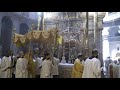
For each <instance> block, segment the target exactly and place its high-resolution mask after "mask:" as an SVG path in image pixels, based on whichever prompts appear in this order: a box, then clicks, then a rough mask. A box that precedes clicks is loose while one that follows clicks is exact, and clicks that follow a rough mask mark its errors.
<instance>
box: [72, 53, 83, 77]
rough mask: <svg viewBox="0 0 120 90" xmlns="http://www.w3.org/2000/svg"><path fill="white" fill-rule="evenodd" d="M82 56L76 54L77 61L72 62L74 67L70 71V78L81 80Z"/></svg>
mask: <svg viewBox="0 0 120 90" xmlns="http://www.w3.org/2000/svg"><path fill="white" fill-rule="evenodd" d="M82 61H83V55H82V54H81V53H79V54H78V56H77V59H76V60H75V62H74V66H73V69H72V78H82V74H83V69H84V65H83V64H82Z"/></svg>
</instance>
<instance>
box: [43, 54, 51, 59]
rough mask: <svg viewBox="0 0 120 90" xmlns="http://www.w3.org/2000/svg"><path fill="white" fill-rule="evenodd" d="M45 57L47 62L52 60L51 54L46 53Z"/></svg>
mask: <svg viewBox="0 0 120 90" xmlns="http://www.w3.org/2000/svg"><path fill="white" fill-rule="evenodd" d="M44 56H45V59H47V60H48V59H50V58H51V56H50V53H49V52H46V53H45V55H44Z"/></svg>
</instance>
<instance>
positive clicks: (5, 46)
mask: <svg viewBox="0 0 120 90" xmlns="http://www.w3.org/2000/svg"><path fill="white" fill-rule="evenodd" d="M12 28H13V22H12V20H11V18H10V17H9V16H4V17H3V18H2V20H1V45H2V56H4V55H5V54H6V53H7V52H8V51H9V50H10V46H11V37H12Z"/></svg>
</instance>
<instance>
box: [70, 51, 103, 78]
mask: <svg viewBox="0 0 120 90" xmlns="http://www.w3.org/2000/svg"><path fill="white" fill-rule="evenodd" d="M83 57H84V55H83V54H78V57H77V59H76V60H75V62H74V66H73V70H72V78H101V72H102V71H103V67H101V62H100V60H99V59H98V51H97V50H93V51H92V56H91V57H88V58H87V59H86V60H83V59H84V58H83Z"/></svg>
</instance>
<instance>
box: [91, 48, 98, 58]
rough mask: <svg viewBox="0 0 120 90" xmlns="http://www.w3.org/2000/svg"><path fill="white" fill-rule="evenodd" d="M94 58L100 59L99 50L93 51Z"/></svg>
mask: <svg viewBox="0 0 120 90" xmlns="http://www.w3.org/2000/svg"><path fill="white" fill-rule="evenodd" d="M92 56H93V57H96V58H98V51H97V49H94V50H93V51H92Z"/></svg>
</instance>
